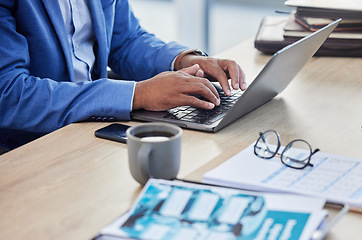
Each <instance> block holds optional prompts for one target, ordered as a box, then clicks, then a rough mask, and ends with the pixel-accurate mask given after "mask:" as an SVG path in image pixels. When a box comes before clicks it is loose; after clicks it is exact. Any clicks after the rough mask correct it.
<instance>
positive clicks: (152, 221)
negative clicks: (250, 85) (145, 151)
mask: <svg viewBox="0 0 362 240" xmlns="http://www.w3.org/2000/svg"><path fill="white" fill-rule="evenodd" d="M324 203H325V201H324V200H322V199H320V198H311V197H306V196H296V195H291V194H275V193H263V194H261V193H255V192H250V191H242V190H237V189H231V188H225V187H216V186H208V185H202V184H195V183H185V182H178V181H167V180H156V179H151V180H149V181H148V183H147V184H146V186H145V187H144V188H143V190H142V192H141V193H140V195H139V196H138V198H137V200H136V201H135V203H134V205H133V206H132V207H131V209H130V210H129V211H128V212H127V213H126V214H125V215H124V216H123V217H121V218H119V219H117V220H116V221H115V222H113V223H112V224H110V225H109V226H107V227H105V228H104V229H103V230H102V231H101V233H100V235H99V236H98V237H97V238H96V240H99V239H118V238H122V239H148V240H151V239H164V240H185V239H187V240H193V239H195V240H200V239H207V240H213V239H215V240H223V239H225V240H226V239H228V240H233V239H235V240H236V239H250V240H251V239H270V240H272V239H311V236H312V235H313V233H315V230H316V229H318V228H319V226H320V224H321V222H323V221H324V219H325V217H326V216H327V213H328V212H327V211H326V210H324V209H323V206H324Z"/></svg>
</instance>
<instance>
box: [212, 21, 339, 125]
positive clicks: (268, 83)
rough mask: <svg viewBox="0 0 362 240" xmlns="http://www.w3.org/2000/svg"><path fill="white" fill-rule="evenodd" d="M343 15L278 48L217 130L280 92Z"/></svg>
mask: <svg viewBox="0 0 362 240" xmlns="http://www.w3.org/2000/svg"><path fill="white" fill-rule="evenodd" d="M340 21H341V19H339V20H336V21H334V22H332V23H331V24H329V25H328V26H326V27H324V28H322V29H320V30H318V31H317V32H314V33H312V34H311V35H309V36H307V37H304V38H302V39H300V40H299V41H297V42H295V43H293V44H290V45H288V46H286V47H285V48H283V49H281V50H279V51H278V52H276V53H275V54H274V55H273V56H272V58H271V59H270V60H269V62H268V63H267V64H266V65H265V67H264V68H263V70H262V71H261V72H260V73H259V74H258V76H257V77H256V78H255V80H254V81H253V82H252V83H251V84H250V86H249V87H248V88H247V90H246V91H245V92H244V94H243V95H242V96H241V97H240V99H239V100H238V101H237V102H236V103H235V105H234V106H233V108H232V109H230V110H229V112H228V113H227V114H226V115H225V116H224V118H223V119H222V120H221V121H220V122H219V124H218V125H217V126H216V128H215V129H214V131H215V132H216V131H218V130H220V129H221V128H223V127H225V126H227V125H229V124H230V123H231V122H234V121H235V120H237V119H239V118H240V117H242V116H244V115H245V114H247V113H249V112H251V111H253V110H254V109H256V108H258V107H260V106H262V105H263V104H265V103H266V102H268V101H270V100H271V99H273V98H274V97H275V96H276V95H278V94H280V93H281V92H282V91H284V89H285V88H286V87H287V86H288V85H289V83H290V82H291V81H292V80H293V79H294V77H295V76H296V75H297V73H298V72H299V71H300V70H301V69H302V68H303V66H304V65H305V64H306V63H307V62H308V60H309V59H310V58H311V57H312V56H313V55H314V54H315V53H316V52H317V50H318V49H319V48H320V46H321V45H322V44H323V42H324V41H325V40H326V39H327V38H328V36H329V35H330V34H331V33H332V31H333V30H334V29H335V28H336V27H337V25H338V24H339V22H340Z"/></svg>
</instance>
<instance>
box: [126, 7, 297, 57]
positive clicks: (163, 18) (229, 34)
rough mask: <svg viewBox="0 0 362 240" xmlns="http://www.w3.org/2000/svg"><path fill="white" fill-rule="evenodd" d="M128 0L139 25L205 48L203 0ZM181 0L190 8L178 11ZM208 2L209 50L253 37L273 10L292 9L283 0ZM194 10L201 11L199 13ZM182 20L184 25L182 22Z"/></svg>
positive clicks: (169, 39) (213, 52)
mask: <svg viewBox="0 0 362 240" xmlns="http://www.w3.org/2000/svg"><path fill="white" fill-rule="evenodd" d="M129 1H130V3H131V5H132V6H133V8H134V11H135V14H136V16H137V17H138V18H139V19H140V21H141V25H142V26H144V27H145V28H146V29H147V30H148V31H150V32H153V33H155V34H156V35H157V36H159V37H160V38H161V39H163V40H165V41H167V42H168V41H172V40H176V41H178V42H181V43H183V44H186V45H189V46H190V47H195V48H202V49H204V47H203V45H202V43H201V42H200V36H199V35H200V32H201V30H200V25H202V23H200V21H202V19H203V18H202V12H201V11H202V10H201V9H200V7H199V5H200V2H202V1H204V0H129ZM177 2H178V3H177ZM180 2H181V3H182V2H184V3H188V4H191V7H188V8H189V9H190V11H188V10H187V8H186V10H185V9H184V10H183V11H180V7H179V5H178V4H180ZM210 2H211V7H210V21H209V25H210V29H209V38H208V40H209V46H210V48H209V49H208V52H209V53H210V54H215V53H218V52H220V51H223V50H225V49H227V48H230V47H232V46H234V45H236V44H238V43H239V42H241V41H243V40H245V39H249V38H253V37H255V35H256V33H257V30H258V28H259V25H260V22H261V20H262V18H263V17H264V16H267V15H274V14H275V10H282V11H290V10H291V9H290V8H288V7H285V6H284V1H283V0H210ZM192 4H194V5H192ZM195 11H196V12H195ZM197 11H200V12H199V14H197ZM179 12H182V17H179V14H178V13H179ZM196 21H197V22H196ZM181 23H184V25H183V26H181V25H180V24H181ZM193 23H194V24H193ZM187 29H189V30H190V29H191V31H188V30H187ZM190 39H191V40H190Z"/></svg>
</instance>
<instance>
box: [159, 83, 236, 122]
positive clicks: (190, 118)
mask: <svg viewBox="0 0 362 240" xmlns="http://www.w3.org/2000/svg"><path fill="white" fill-rule="evenodd" d="M216 89H217V90H218V92H219V96H220V105H219V106H216V107H215V108H213V109H211V110H207V109H202V108H196V107H191V106H181V107H176V108H173V109H170V110H168V114H166V115H165V116H164V118H170V119H176V120H181V121H186V122H191V123H199V124H206V125H210V124H213V123H214V122H216V121H218V120H219V119H221V118H222V117H224V115H225V114H226V112H227V111H228V110H229V109H230V108H232V107H233V105H234V104H235V102H236V101H237V100H238V99H239V97H240V96H241V95H242V93H243V92H242V91H240V90H233V89H232V90H231V96H227V95H226V94H225V93H224V92H223V91H222V89H221V88H218V87H216ZM200 99H203V100H206V99H205V98H203V97H200Z"/></svg>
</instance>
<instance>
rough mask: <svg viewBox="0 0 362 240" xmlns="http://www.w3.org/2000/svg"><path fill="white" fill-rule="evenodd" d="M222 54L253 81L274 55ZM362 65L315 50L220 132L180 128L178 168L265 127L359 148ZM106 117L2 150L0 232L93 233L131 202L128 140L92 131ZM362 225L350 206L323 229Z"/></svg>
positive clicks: (355, 233)
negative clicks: (272, 94) (280, 86)
mask: <svg viewBox="0 0 362 240" xmlns="http://www.w3.org/2000/svg"><path fill="white" fill-rule="evenodd" d="M220 56H222V57H226V58H232V59H235V60H236V61H237V62H239V64H240V65H241V66H242V67H243V68H244V70H245V72H246V75H247V77H248V79H249V82H250V81H251V80H252V79H253V78H254V76H256V74H257V73H258V72H259V71H260V69H261V68H262V67H263V66H264V65H265V64H266V62H267V61H268V59H269V58H270V56H264V55H261V54H260V53H258V52H257V51H256V50H255V49H254V48H253V44H252V41H248V42H245V43H242V44H240V45H238V46H236V47H235V48H232V49H230V50H229V51H226V52H224V53H222V54H220ZM361 66H362V59H358V58H355V59H353V58H327V57H323V58H313V59H312V60H311V61H310V62H309V63H308V65H307V66H306V67H305V68H304V69H303V70H302V72H301V73H300V74H299V75H298V76H297V77H296V79H295V80H294V81H293V82H292V83H291V85H290V86H289V87H288V88H287V89H286V91H285V92H284V93H282V94H281V96H279V97H277V98H276V99H274V100H272V101H271V102H269V103H267V104H265V105H264V106H262V107H260V108H259V109H257V110H255V111H253V112H252V113H250V114H248V115H247V116H245V117H243V118H242V119H240V120H238V121H237V122H235V123H233V124H232V125H230V126H228V127H227V128H225V129H223V130H221V131H220V132H218V133H204V132H197V131H189V130H185V131H184V135H183V138H182V156H181V159H182V163H181V170H180V173H179V177H181V178H183V177H187V176H188V177H195V176H196V177H198V178H200V177H201V176H200V175H197V173H198V172H197V171H200V169H199V168H200V167H202V168H201V170H205V169H206V168H208V167H210V166H208V165H205V164H206V163H208V162H210V161H211V160H212V159H214V158H215V157H217V156H220V155H221V154H230V153H232V152H230V151H235V150H238V148H240V150H242V149H243V148H244V147H246V146H247V145H249V144H251V143H252V142H253V141H255V140H256V138H257V136H258V132H259V131H262V130H267V129H275V130H277V131H278V132H279V133H280V135H281V138H282V142H283V143H286V142H288V141H290V140H293V139H295V138H302V139H305V140H307V141H308V142H310V143H311V145H312V146H313V147H318V148H320V149H321V150H322V151H324V152H328V153H333V154H341V155H348V156H352V157H359V158H361V157H362V154H361V146H362V130H361V125H362V111H361V106H362V92H361V91H362V68H361ZM107 124H108V123H77V124H71V125H69V126H67V127H64V128H62V129H60V130H58V131H56V132H54V133H52V134H49V135H47V136H45V137H43V138H41V139H38V140H36V141H34V142H32V143H30V144H27V145H25V146H23V147H20V148H19V149H16V150H14V151H11V152H9V153H6V154H4V155H2V156H0V219H1V220H0V239H67V240H69V239H77V240H79V239H90V238H92V237H93V236H94V235H95V234H96V233H97V232H98V231H99V230H100V229H101V228H102V227H104V226H105V225H106V224H108V223H109V222H111V221H112V220H114V219H115V218H117V217H118V216H119V215H120V214H121V213H123V212H125V211H126V210H127V209H128V208H129V207H130V205H131V203H132V202H133V200H134V199H135V197H136V196H137V194H138V193H139V191H140V189H141V188H140V187H139V185H138V184H137V183H136V182H135V181H134V180H133V179H132V177H131V175H130V173H129V170H128V159H127V148H126V145H124V144H120V143H116V142H112V141H107V140H102V139H98V138H96V137H94V134H93V133H94V131H95V130H96V129H98V128H100V127H103V126H105V125H107ZM129 124H130V125H135V124H137V123H136V122H130V123H129ZM204 165H205V166H204ZM197 169H199V170H197ZM196 170H197V171H196ZM195 171H196V172H195ZM195 174H196V175H195ZM361 226H362V214H358V213H348V215H346V216H345V217H344V218H343V219H342V220H341V221H340V222H338V224H337V225H336V226H335V227H334V228H333V229H332V231H331V232H330V234H329V235H328V239H359V238H360V235H361V230H360V228H361Z"/></svg>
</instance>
